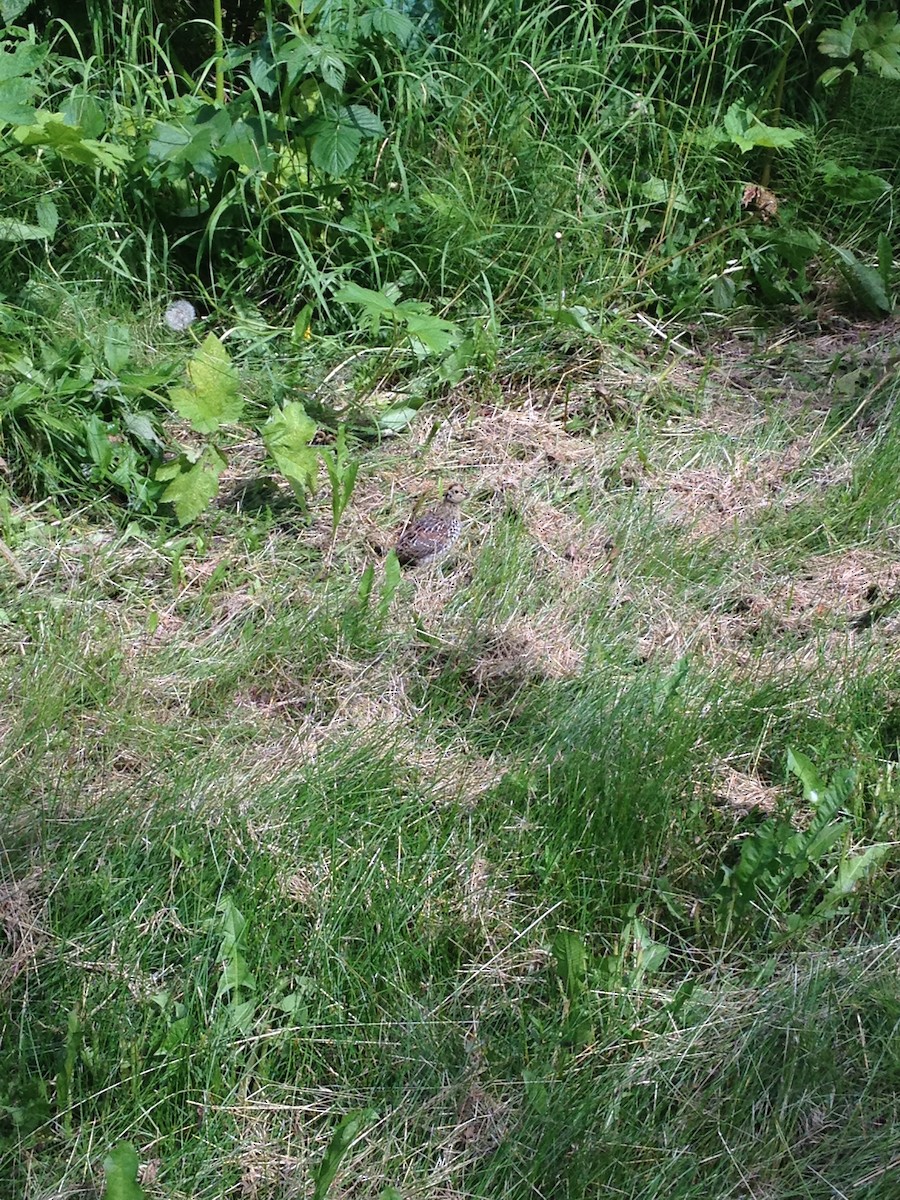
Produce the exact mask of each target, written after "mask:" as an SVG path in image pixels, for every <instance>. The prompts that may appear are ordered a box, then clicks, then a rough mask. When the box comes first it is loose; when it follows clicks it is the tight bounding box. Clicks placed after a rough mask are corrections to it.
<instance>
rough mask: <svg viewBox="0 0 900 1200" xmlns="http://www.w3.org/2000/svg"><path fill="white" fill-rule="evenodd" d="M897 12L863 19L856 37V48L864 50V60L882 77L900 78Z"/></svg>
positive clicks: (899, 36)
mask: <svg viewBox="0 0 900 1200" xmlns="http://www.w3.org/2000/svg"><path fill="white" fill-rule="evenodd" d="M897 22H898V18H897V14H896V12H887V11H885V12H880V13H876V14H875V15H874V16H871V17H869V18H867V20H865V21H863V22H862V23H861V24H860V25H859V27H858V29H857V31H856V36H855V37H854V39H853V40H854V49H856V47H857V46H859V47H860V48H861V49H862V51H863V62H864V63H865V64H866V66H867V67H868V68H869V69H870V70H872V71H874V72H875V73H876V74H877V75H880V76H881V78H882V79H900V29H898V24H897Z"/></svg>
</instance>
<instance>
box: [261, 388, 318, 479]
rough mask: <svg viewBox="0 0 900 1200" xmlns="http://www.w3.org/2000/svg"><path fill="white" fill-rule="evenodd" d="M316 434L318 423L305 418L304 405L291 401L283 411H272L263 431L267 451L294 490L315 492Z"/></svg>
mask: <svg viewBox="0 0 900 1200" xmlns="http://www.w3.org/2000/svg"><path fill="white" fill-rule="evenodd" d="M315 433H316V423H315V421H313V420H312V418H311V417H308V416H307V415H306V410H305V409H304V407H303V405H302V404H300V403H299V402H298V401H296V400H289V401H288V403H287V404H285V405H284V407H283V408H275V409H273V410H272V412H271V414H270V416H269V419H268V420H267V421H266V423H265V425H263V427H262V439H263V442H264V444H265V447H266V449H267V450H268V452H269V454H271V456H272V458H273V459H274V460H275V465H276V466H277V467H278V469H279V471H281V473H282V475H284V476H285V477H286V478H287V479H288V480H289V482H290V483H291V484H292V485H293V486H295V490H296V488H300V489H301V490H302V491H309V492H311V491H314V490H315V486H316V478H317V475H318V470H319V456H318V454H317V453H316V451H315V450H313V449H312V447H311V446H310V445H309V443H310V441H311V440H312V439H313V437H315ZM298 494H299V493H298Z"/></svg>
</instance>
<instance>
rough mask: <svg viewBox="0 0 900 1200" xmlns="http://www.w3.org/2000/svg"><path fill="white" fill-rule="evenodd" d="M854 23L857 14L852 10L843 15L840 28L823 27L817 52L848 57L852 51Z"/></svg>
mask: <svg viewBox="0 0 900 1200" xmlns="http://www.w3.org/2000/svg"><path fill="white" fill-rule="evenodd" d="M858 11H859V10H857V12H858ZM856 25H857V16H856V13H855V12H854V13H849V14H848V15H847V16H846V17H844V19H843V21H841V26H840V29H823V30H822V32H821V33H820V34H819V41H818V49H819V53H820V54H824V55H825V57H826V58H849V57H850V55H851V54H852V53H853V35H854V33H855V32H856Z"/></svg>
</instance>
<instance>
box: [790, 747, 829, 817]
mask: <svg viewBox="0 0 900 1200" xmlns="http://www.w3.org/2000/svg"><path fill="white" fill-rule="evenodd" d="M787 765H788V770H789V771H790V772H791V774H792V775H796V776H797V778H798V779H799V780H800V782H801V783H802V784H803V792H804V795H805V797H806V799H807V800H809V801H810V803H811V804H818V802H819V799H820V797H821V796H824V794H825V781H824V780H823V779H822V777H821V775H820V774H819V772H818V771H817V770H816V768H815V766H814V765H813V763H812V761H811V760H810V759H808V758H807V757H806V755H805V754H801V753H800V751H799V750H791V749H788V752H787Z"/></svg>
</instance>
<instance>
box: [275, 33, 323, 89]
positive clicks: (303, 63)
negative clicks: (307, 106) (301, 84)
mask: <svg viewBox="0 0 900 1200" xmlns="http://www.w3.org/2000/svg"><path fill="white" fill-rule="evenodd" d="M275 61H276V62H279V63H284V65H285V67H286V68H287V77H288V83H289V84H293V83H294V82H295V81H296V80H297V79H298V77H299V76H301V75H306V74H308V73H309V72H310V71H312V70H314V69H315V64H316V44H315V42H313V40H312V39H311V38H309V37H307V36H306V35H305V34H302V35H300V36H299V37H294V38H289V39H288V40H287V41H285V42H283V43H282V44H281V45H280V46H279V47H278V48H277V50H276V51H275Z"/></svg>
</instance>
